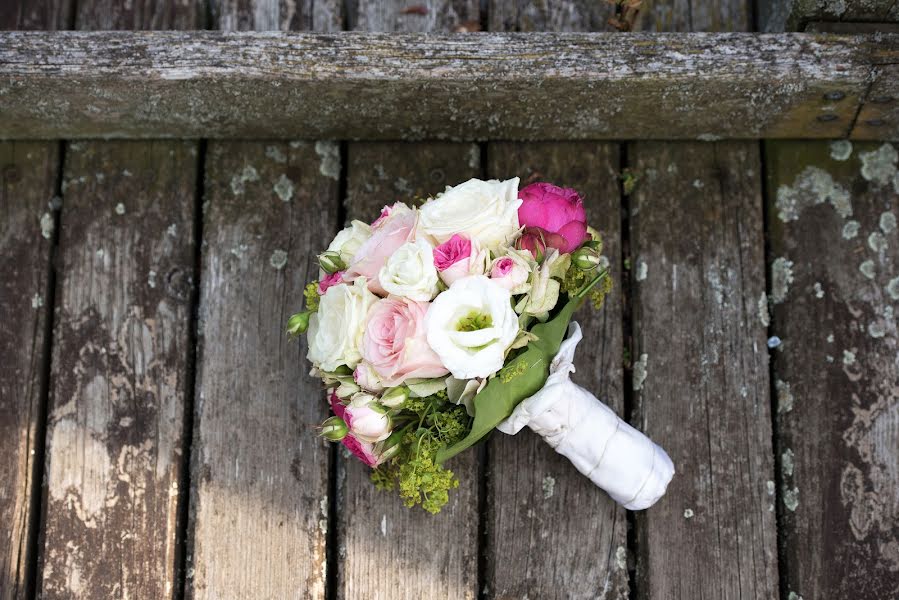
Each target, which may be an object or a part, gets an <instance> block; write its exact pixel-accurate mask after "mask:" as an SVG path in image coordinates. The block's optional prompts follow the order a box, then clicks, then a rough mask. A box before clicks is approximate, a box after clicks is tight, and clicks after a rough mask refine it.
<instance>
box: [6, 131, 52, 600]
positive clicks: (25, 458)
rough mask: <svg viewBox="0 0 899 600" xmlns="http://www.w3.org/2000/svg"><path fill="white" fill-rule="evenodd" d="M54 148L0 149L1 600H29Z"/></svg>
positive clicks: (8, 146)
mask: <svg viewBox="0 0 899 600" xmlns="http://www.w3.org/2000/svg"><path fill="white" fill-rule="evenodd" d="M58 166H59V152H58V146H57V145H56V144H47V143H22V142H8V143H3V144H0V456H2V457H3V460H2V461H0V523H2V524H3V525H2V526H0V599H2V600H24V599H25V598H27V597H29V594H30V590H29V589H28V586H29V580H30V577H31V575H32V574H33V573H32V559H33V557H34V551H35V549H34V548H33V547H31V546H32V541H31V540H32V539H33V538H32V536H33V534H34V533H35V532H34V524H35V523H36V521H35V517H36V513H37V511H39V510H40V499H39V497H37V498H36V497H34V495H33V492H34V491H36V481H39V480H40V476H41V471H40V465H39V464H37V463H36V462H35V461H36V458H37V457H38V455H37V451H38V449H39V447H40V445H41V442H42V440H39V439H38V435H39V434H41V433H43V423H42V422H41V420H42V418H43V410H42V406H43V400H44V398H45V397H46V393H47V381H46V377H45V362H46V360H47V356H48V353H49V343H48V342H49V340H48V339H47V336H46V333H47V331H46V328H47V318H48V316H49V311H50V310H51V309H52V307H51V302H50V297H51V296H50V289H49V283H50V252H51V244H52V238H53V227H54V217H53V215H52V211H51V209H50V207H49V201H50V199H51V198H52V196H53V193H54V191H55V190H54V188H55V184H56V181H57V170H58Z"/></svg>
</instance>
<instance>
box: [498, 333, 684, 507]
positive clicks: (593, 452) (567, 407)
mask: <svg viewBox="0 0 899 600" xmlns="http://www.w3.org/2000/svg"><path fill="white" fill-rule="evenodd" d="M582 337H583V336H582V334H581V328H580V326H579V325H578V324H577V323H576V322H572V323H571V325H570V326H569V328H568V338H567V339H566V340H565V341H564V342H562V345H561V347H560V348H559V352H558V354H556V356H555V358H554V359H553V361H552V364H551V365H550V374H549V377H548V378H547V380H546V384H544V386H543V388H541V389H540V391H538V392H537V393H536V394H534V395H533V396H531V397H530V398H527V399H525V400H524V401H522V402H521V403H520V404H519V405H518V406H516V407H515V410H514V411H513V412H512V414H511V415H510V416H509V417H508V418H507V419H506V420H504V421H503V422H501V423H500V424H499V425H498V426H497V429H499V430H500V431H502V432H503V433H506V434H510V435H512V434H515V433H518V432H519V431H520V430H521V429H522V428H523V427H524V426H525V425H526V426H528V427H530V428H531V429H532V430H533V431H534V432H535V433H537V434H538V435H540V436H541V437H542V438H543V439H544V440H545V441H546V442H547V443H548V444H549V445H550V446H552V448H553V449H555V451H556V452H558V453H559V454H561V455H563V456H565V457H566V458H567V459H568V460H570V461H571V463H572V464H573V465H574V466H575V468H577V470H578V471H580V472H581V473H583V474H584V475H586V476H587V477H588V478H589V479H590V481H592V482H593V483H594V484H595V485H597V486H598V487H600V488H601V489H603V490H605V491H606V493H608V494H609V496H611V497H612V499H613V500H615V501H616V502H618V503H619V504H621V505H622V506H624V508H626V509H628V510H643V509H645V508H649V507H650V506H652V505H653V504H655V503H656V501H658V500H659V499H660V498H661V497H662V496H663V495H664V494H665V490H666V488H667V487H668V483H669V482H670V481H671V478H672V477H673V476H674V464H673V463H672V462H671V459H670V458H669V457H668V454H666V453H665V451H664V450H663V449H662V448H661V447H659V446H658V445H657V444H655V443H653V441H652V440H650V439H649V438H648V437H646V436H645V435H643V434H642V433H641V432H639V431H637V430H636V429H634V428H633V427H631V426H630V425H629V424H627V423H625V422H624V421H623V420H621V419H620V418H619V417H618V415H616V414H615V412H614V411H613V410H612V409H610V408H609V407H608V406H606V405H605V404H603V403H602V402H600V401H599V399H597V398H596V396H594V395H593V394H591V393H590V392H589V391H587V390H586V389H584V388H582V387H581V386H579V385H577V384H576V383H574V382H572V381H571V380H570V379H569V375H570V374H571V373H572V372H574V370H575V369H574V365H573V364H572V363H573V360H574V351H575V348H576V347H577V344H578V342H580V341H581V339H582Z"/></svg>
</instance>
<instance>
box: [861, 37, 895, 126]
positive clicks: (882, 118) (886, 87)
mask: <svg viewBox="0 0 899 600" xmlns="http://www.w3.org/2000/svg"><path fill="white" fill-rule="evenodd" d="M896 28H897V29H896V30H897V31H899V23H897V25H896ZM872 75H873V77H874V81H873V82H872V83H871V87H870V88H869V89H868V94H867V96H866V102H865V103H864V104H863V105H862V107H861V110H859V113H858V117H857V118H856V120H855V126H854V127H853V128H852V138H853V139H857V140H899V64H895V65H884V66H881V67H877V68H876V69H874V70H873V71H872Z"/></svg>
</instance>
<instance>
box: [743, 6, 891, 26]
mask: <svg viewBox="0 0 899 600" xmlns="http://www.w3.org/2000/svg"><path fill="white" fill-rule="evenodd" d="M758 15H759V30H760V31H765V32H778V31H802V30H803V29H805V27H806V25H807V24H808V23H809V22H812V21H875V22H876V21H882V22H889V21H892V22H894V23H895V22H897V21H899V4H897V3H896V2H895V1H894V0H826V1H823V2H822V1H820V0H788V1H784V0H758Z"/></svg>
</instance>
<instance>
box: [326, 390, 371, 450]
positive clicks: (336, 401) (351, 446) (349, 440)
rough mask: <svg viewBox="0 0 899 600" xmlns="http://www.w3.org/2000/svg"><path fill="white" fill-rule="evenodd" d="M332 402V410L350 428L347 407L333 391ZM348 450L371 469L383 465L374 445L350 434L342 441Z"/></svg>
mask: <svg viewBox="0 0 899 600" xmlns="http://www.w3.org/2000/svg"><path fill="white" fill-rule="evenodd" d="M330 401H331V410H333V411H334V414H335V415H337V416H338V417H340V418H341V419H343V420H344V422H346V423H347V427H349V422H348V421H347V418H348V417H347V407H346V406H344V404H343V403H342V402H341V401H340V398H338V397H337V394H336V393H335V392H334V391H333V390H332V391H331V395H330ZM340 443H341V444H343V445H344V446H345V447H346V449H347V450H349V451H350V452H351V453H352V454H353V456H355V457H356V458H358V459H359V460H361V461H362V462H363V463H365V464H366V465H368V466H369V467H377V466H378V465H379V464H380V463H381V459H380V457H379V456H378V455H377V454H376V453H375V446H374V444H370V443H368V442H363V441H360V440H358V439H356V437H355V436H354V435H353V434H352V433H348V434H346V436H345V437H344V438H343V439H342V440H341V441H340Z"/></svg>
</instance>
